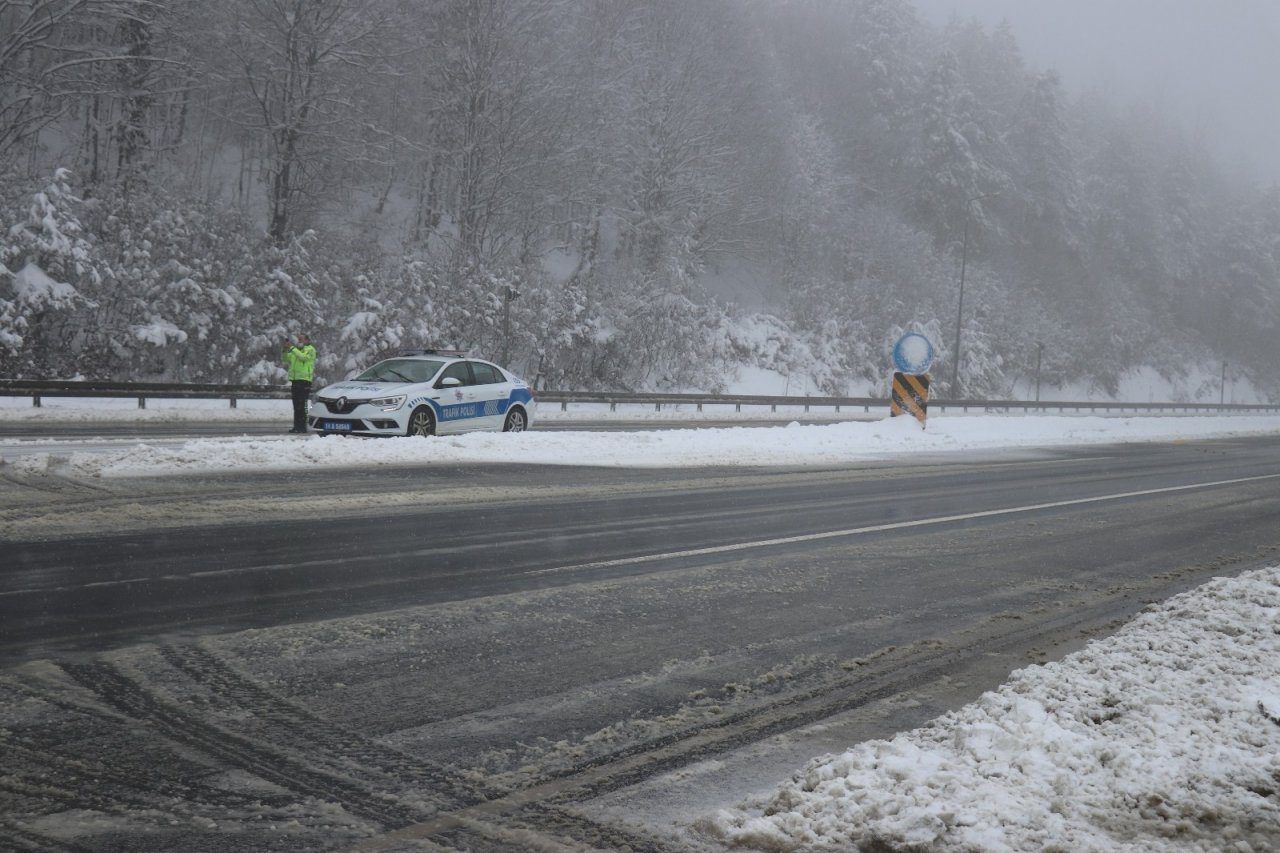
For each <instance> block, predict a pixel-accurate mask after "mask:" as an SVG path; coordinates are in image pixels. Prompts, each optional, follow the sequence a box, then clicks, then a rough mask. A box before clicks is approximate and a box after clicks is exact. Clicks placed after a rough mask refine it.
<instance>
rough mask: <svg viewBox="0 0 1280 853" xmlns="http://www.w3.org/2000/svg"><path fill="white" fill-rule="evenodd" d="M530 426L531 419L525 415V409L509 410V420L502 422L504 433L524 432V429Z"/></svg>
mask: <svg viewBox="0 0 1280 853" xmlns="http://www.w3.org/2000/svg"><path fill="white" fill-rule="evenodd" d="M528 425H529V419H528V417H527V416H526V415H525V413H524V409H521V408H520V407H518V406H517V407H515V408H511V409H508V410H507V419H506V420H505V421H503V422H502V431H503V432H524V428H525V427H527V426H528Z"/></svg>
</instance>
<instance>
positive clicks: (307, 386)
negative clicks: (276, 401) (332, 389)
mask: <svg viewBox="0 0 1280 853" xmlns="http://www.w3.org/2000/svg"><path fill="white" fill-rule="evenodd" d="M310 396H311V383H310V382H308V381H307V380H306V379H295V380H293V431H294V432H306V430H307V398H308V397H310Z"/></svg>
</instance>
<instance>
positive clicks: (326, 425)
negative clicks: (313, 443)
mask: <svg viewBox="0 0 1280 853" xmlns="http://www.w3.org/2000/svg"><path fill="white" fill-rule="evenodd" d="M320 428H321V429H323V430H327V431H329V432H351V422H350V421H324V422H322V424H321V426H320Z"/></svg>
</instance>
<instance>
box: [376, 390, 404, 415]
mask: <svg viewBox="0 0 1280 853" xmlns="http://www.w3.org/2000/svg"><path fill="white" fill-rule="evenodd" d="M404 400H405V395H404V394H401V395H400V396H398V397H381V398H379V399H377V400H370V401H369V405H370V406H377V407H378V408H379V409H382V411H384V412H394V411H395V410H396V409H398V408H400V407H401V406H403V405H404Z"/></svg>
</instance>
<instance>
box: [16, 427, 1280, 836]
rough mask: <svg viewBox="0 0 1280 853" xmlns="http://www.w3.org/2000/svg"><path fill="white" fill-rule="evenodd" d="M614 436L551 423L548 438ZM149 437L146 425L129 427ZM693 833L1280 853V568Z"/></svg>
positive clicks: (732, 449) (184, 458) (801, 446)
mask: <svg viewBox="0 0 1280 853" xmlns="http://www.w3.org/2000/svg"><path fill="white" fill-rule="evenodd" d="M129 405H133V404H132V403H131V402H130V403H129ZM224 405H225V404H224ZM266 405H267V406H270V407H271V408H270V409H266V410H263V411H267V412H271V413H273V416H278V415H281V414H286V413H285V412H284V408H283V404H281V403H268V404H266ZM28 406H29V403H28ZM105 408H112V407H105ZM202 408H203V407H196V408H195V409H190V411H196V410H198V409H202ZM254 408H255V407H253V406H249V407H246V408H245V409H242V410H234V411H236V412H237V414H235V415H228V416H229V417H244V418H246V419H248V420H255V419H256V420H261V419H262V418H263V416H264V415H263V411H259V412H258V413H257V414H256V416H251V415H250V414H249V413H250V412H251V411H252V410H253V409H254ZM92 409H97V410H98V411H97V413H96V414H95V412H94V411H93V410H92ZM187 411H188V409H187V408H182V407H178V408H170V409H169V410H168V411H167V413H166V411H165V409H163V408H157V409H156V410H155V411H154V413H152V412H151V411H150V410H149V412H148V414H145V415H143V417H147V418H154V419H168V420H172V419H182V418H184V417H188V416H190V415H188V414H180V413H181V412H187ZM222 411H223V412H225V413H229V412H231V411H232V410H229V409H224V410H222ZM102 412H103V407H99V406H95V407H86V406H85V405H84V404H80V405H76V404H69V403H62V404H59V405H56V406H50V407H49V408H47V409H46V410H45V411H44V413H42V414H39V415H33V414H32V412H31V410H30V409H29V408H28V409H26V410H23V409H21V408H20V407H17V406H12V405H9V406H4V407H0V418H3V419H5V420H8V421H13V420H29V419H31V418H32V417H40V418H44V417H52V418H54V419H57V420H67V419H71V420H75V419H84V420H96V419H100V418H101V417H103V414H102ZM125 412H127V413H128V415H127V416H126V414H124V413H125ZM633 414H634V413H633ZM598 415H599V413H598V412H589V413H585V414H584V413H581V412H579V413H576V414H575V413H574V412H573V411H570V412H566V413H563V414H562V413H559V412H553V411H544V412H543V413H542V416H543V418H544V419H545V420H549V419H558V418H566V419H571V418H573V417H575V416H577V417H583V416H586V417H596V416H598ZM686 415H687V416H689V417H695V415H694V414H693V413H686ZM784 415H785V413H784ZM137 416H138V410H137V409H136V408H132V409H129V408H128V407H121V414H119V415H118V417H119V418H123V419H133V418H136V417H137ZM198 416H199V417H202V418H207V417H209V416H210V412H209V410H208V409H207V408H203V411H202V414H200V415H198ZM619 416H620V417H622V416H626V417H630V416H631V415H626V414H625V413H624V414H623V415H619ZM674 416H675V414H674V413H668V414H667V415H666V417H674ZM108 417H117V416H108ZM704 417H705V415H704ZM282 422H283V420H282ZM694 426H696V425H695V424H691V427H694ZM1277 433H1280V416H1271V417H1266V416H1219V417H1193V416H1185V417H1159V418H1152V417H1091V416H1081V417H1062V416H1043V415H1027V416H986V415H971V416H963V415H959V414H956V415H951V416H948V415H941V416H935V417H932V418H931V419H930V421H929V424H928V428H927V429H923V430H922V429H921V428H920V426H919V425H918V424H916V423H915V422H914V421H912V420H910V419H908V418H896V419H892V420H889V419H884V420H880V421H873V422H854V421H842V422H836V423H830V424H823V425H808V426H801V425H799V424H796V423H785V422H784V423H781V424H778V425H776V426H769V427H760V426H755V427H733V428H703V429H695V428H690V429H676V430H664V431H645V432H586V431H544V432H539V431H537V430H536V429H535V430H534V431H531V432H527V433H523V434H475V435H465V436H459V437H452V438H449V437H444V438H435V439H432V440H420V439H409V438H404V439H383V440H360V439H350V438H339V437H319V436H310V437H287V436H280V437H278V438H277V437H274V436H273V437H270V438H266V439H262V438H256V439H255V438H237V439H206V440H191V441H181V442H175V443H170V444H164V445H160V444H150V443H139V444H134V445H130V446H127V447H121V448H115V449H105V450H103V449H100V448H98V449H95V450H93V451H88V450H86V451H84V452H79V451H76V450H75V448H74V442H72V443H70V444H71V447H70V448H68V446H67V445H68V442H65V441H63V442H59V445H60V446H59V450H58V451H57V456H58V457H59V459H58V465H59V466H60V467H61V466H67V467H66V468H63V469H62V470H64V471H65V470H67V469H68V468H69V469H70V470H71V471H73V472H75V473H77V474H78V475H81V476H97V477H129V476H136V475H163V474H177V473H182V472H192V471H195V472H202V471H213V470H225V469H233V468H234V469H238V470H245V469H251V470H264V469H305V468H327V467H334V466H349V465H357V466H384V465H396V466H405V465H437V464H449V465H457V464H467V463H481V462H525V463H535V464H545V465H554V464H575V465H600V466H614V467H619V466H621V467H626V466H681V467H687V466H690V465H707V466H724V465H745V466H759V465H787V466H793V465H811V464H821V465H829V464H840V463H846V462H854V461H858V460H866V459H874V458H887V457H893V456H898V455H902V454H918V453H921V452H941V451H954V450H996V449H999V448H1014V447H1029V446H1050V445H1078V444H1096V443H1115V442H1134V441H1185V440H1193V439H1199V438H1209V437H1222V436H1241V435H1264V434H1277ZM50 456H51V454H45V453H40V452H35V453H30V452H28V453H24V454H22V455H18V456H14V457H12V458H10V459H7V460H5V464H8V465H12V466H14V467H15V468H20V469H23V470H26V471H27V472H29V473H38V472H39V470H40V469H41V468H42V467H43V466H48V465H50ZM697 828H698V830H699V831H700V832H701V833H702V834H704V836H706V837H710V838H714V839H718V840H719V841H721V842H723V843H726V844H730V845H735V846H740V847H745V848H756V849H763V850H770V851H781V850H815V849H831V850H847V849H851V848H853V847H854V846H855V845H857V844H874V843H875V842H883V843H884V844H887V845H892V846H893V847H886V848H883V849H912V850H967V851H979V850H981V851H1000V850H1017V851H1023V850H1057V851H1068V850H1070V851H1085V850H1096V851H1115V850H1126V851H1128V850H1132V851H1156V850H1169V851H1187V850H1197V851H1200V850H1203V851H1223V850H1238V851H1262V850H1273V849H1280V568H1269V569H1262V570H1257V571H1252V572H1248V573H1245V574H1243V575H1241V576H1239V577H1234V578H1219V579H1217V580H1215V581H1213V582H1211V583H1209V584H1207V585H1205V586H1203V587H1201V588H1200V589H1198V590H1194V591H1192V592H1189V593H1186V594H1184V595H1180V596H1178V597H1176V598H1173V599H1171V600H1169V601H1168V602H1165V603H1163V604H1161V605H1158V606H1154V607H1152V608H1149V609H1148V610H1147V611H1146V612H1144V613H1143V614H1142V615H1141V616H1139V617H1138V618H1137V619H1136V620H1135V621H1134V622H1133V623H1131V624H1130V625H1129V626H1127V627H1126V628H1124V629H1123V630H1121V631H1120V632H1119V633H1117V634H1116V635H1114V636H1112V637H1110V638H1108V639H1106V640H1102V641H1096V642H1094V643H1091V644H1090V645H1089V646H1088V647H1087V648H1085V649H1084V650H1082V651H1080V652H1077V653H1075V654H1073V655H1071V656H1069V657H1067V658H1066V659H1064V660H1062V661H1060V662H1057V663H1051V664H1048V665H1045V666H1036V667H1031V668H1028V669H1024V670H1020V671H1018V672H1016V673H1014V674H1013V676H1012V677H1011V679H1010V680H1009V681H1008V682H1007V683H1006V684H1005V686H1004V687H1002V688H1001V689H1000V690H998V691H996V692H993V693H988V694H986V695H985V696H983V697H982V699H981V700H979V701H978V702H976V703H974V704H972V705H969V706H966V707H964V708H961V709H959V710H958V711H955V712H952V713H949V714H947V715H945V716H943V717H941V718H939V719H937V720H935V721H933V722H932V723H930V724H928V725H926V726H924V727H921V728H919V729H916V730H913V731H908V732H904V733H901V734H899V735H898V736H896V737H894V738H892V739H890V740H881V741H870V742H865V743H861V744H858V745H856V746H854V747H853V748H852V749H850V750H849V751H847V752H845V753H843V754H840V755H831V756H826V757H823V758H818V759H815V760H814V761H813V762H812V763H811V764H810V765H809V766H808V767H806V768H804V769H803V770H800V771H798V772H797V773H796V774H795V776H793V777H792V778H791V779H790V780H788V781H784V782H781V783H780V784H779V787H778V788H777V790H776V792H775V793H774V794H773V795H772V796H770V797H766V798H764V799H762V800H760V801H756V802H745V803H741V804H738V805H737V806H735V807H732V808H728V809H723V810H720V811H718V812H717V813H715V814H711V815H707V816H706V817H705V818H704V819H703V820H701V821H700V822H699V824H698V826H697ZM876 849H880V848H876Z"/></svg>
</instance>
